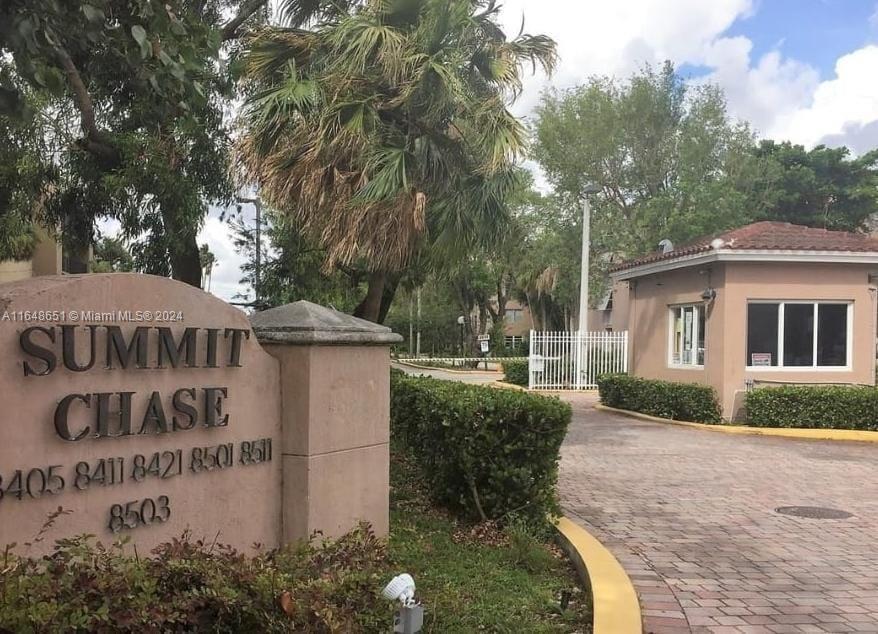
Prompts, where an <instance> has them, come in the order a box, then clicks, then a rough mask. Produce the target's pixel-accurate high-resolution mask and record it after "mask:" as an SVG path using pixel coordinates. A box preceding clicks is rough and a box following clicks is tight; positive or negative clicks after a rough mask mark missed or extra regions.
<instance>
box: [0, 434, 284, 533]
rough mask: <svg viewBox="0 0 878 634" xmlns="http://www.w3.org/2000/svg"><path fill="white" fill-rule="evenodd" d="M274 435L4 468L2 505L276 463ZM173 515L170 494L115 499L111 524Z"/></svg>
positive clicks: (116, 527)
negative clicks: (273, 460) (68, 491)
mask: <svg viewBox="0 0 878 634" xmlns="http://www.w3.org/2000/svg"><path fill="white" fill-rule="evenodd" d="M271 458H272V447H271V438H260V439H257V440H243V441H241V442H238V443H231V442H230V443H224V444H220V445H214V446H210V447H193V448H191V449H188V450H183V449H175V450H167V451H156V452H154V453H151V454H135V455H134V456H129V457H123V456H114V457H112V458H100V459H98V460H93V461H91V462H86V461H81V462H77V463H76V464H75V465H74V466H73V467H72V468H69V467H64V466H63V465H49V466H46V467H34V468H32V469H17V470H15V471H12V472H9V473H5V474H4V473H0V504H3V503H7V504H8V503H9V501H10V500H23V499H26V498H33V499H38V498H41V497H44V496H47V495H59V494H61V493H63V492H64V490H65V489H67V488H68V487H70V488H72V489H76V490H78V491H86V490H88V489H91V488H95V487H108V486H116V485H119V484H124V483H126V482H143V481H144V480H147V479H149V478H155V479H158V480H167V479H170V478H175V477H179V476H183V475H185V474H186V473H187V472H188V473H192V474H199V473H202V472H207V471H215V470H225V469H230V468H233V467H236V466H237V467H248V466H251V465H258V464H262V463H267V462H271ZM169 517H170V505H169V500H168V498H167V496H160V497H158V498H155V499H154V500H153V499H151V498H147V499H141V500H135V501H131V502H125V503H122V504H114V505H113V506H112V507H111V509H110V521H109V524H108V527H109V528H110V530H112V531H113V532H118V531H120V530H122V529H132V528H137V527H138V526H147V525H149V524H152V523H154V522H165V521H167V520H168V518H169Z"/></svg>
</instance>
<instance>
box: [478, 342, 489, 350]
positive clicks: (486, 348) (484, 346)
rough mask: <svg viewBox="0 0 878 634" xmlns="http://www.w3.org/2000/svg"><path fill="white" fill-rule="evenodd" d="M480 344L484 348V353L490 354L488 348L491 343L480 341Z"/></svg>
mask: <svg viewBox="0 0 878 634" xmlns="http://www.w3.org/2000/svg"><path fill="white" fill-rule="evenodd" d="M479 344H480V345H481V347H482V352H488V347H489V346H490V345H491V344H490V342H489V341H485V340H483V341H480V342H479Z"/></svg>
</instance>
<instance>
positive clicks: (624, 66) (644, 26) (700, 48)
mask: <svg viewBox="0 0 878 634" xmlns="http://www.w3.org/2000/svg"><path fill="white" fill-rule="evenodd" d="M752 7H753V2H752V1H751V0H711V2H704V0H615V1H611V2H595V1H583V0H540V1H539V2H535V1H534V0H507V1H506V2H505V3H504V6H503V9H502V13H501V18H502V22H503V24H504V26H505V27H506V31H507V34H508V35H509V36H514V35H515V34H516V33H518V30H519V28H520V27H521V19H522V15H524V17H525V31H526V32H528V33H544V34H547V35H549V36H551V37H552V38H554V39H555V41H556V42H557V43H558V53H559V56H560V62H559V66H558V69H557V72H556V73H555V75H554V76H553V77H552V78H551V79H547V78H546V77H544V76H542V75H539V76H537V77H535V78H531V79H529V80H527V81H526V90H525V94H524V95H522V99H521V100H520V101H519V102H518V103H517V104H516V105H515V111H516V113H518V114H526V113H528V112H529V111H530V110H531V109H532V108H533V106H534V105H535V104H536V103H537V101H538V99H539V93H540V90H541V89H542V88H544V87H546V86H548V85H552V86H555V87H558V88H567V87H570V86H574V85H576V84H578V83H581V82H583V81H584V80H585V79H586V78H587V77H589V76H590V75H595V74H598V75H617V76H626V75H629V74H631V73H632V72H634V71H636V70H638V69H639V68H640V67H642V66H643V64H644V63H651V64H660V63H662V62H663V61H664V60H666V59H670V60H672V61H674V62H676V63H678V64H682V63H684V62H692V63H700V62H701V60H702V59H703V58H704V55H705V52H706V51H707V50H708V48H709V47H710V46H711V45H712V44H713V43H714V42H715V41H716V39H717V38H719V37H720V36H721V34H722V33H723V32H724V31H726V30H727V29H728V28H729V27H730V26H731V25H732V23H733V22H734V21H735V20H736V19H738V18H741V17H746V16H747V15H749V14H750V12H751V11H752Z"/></svg>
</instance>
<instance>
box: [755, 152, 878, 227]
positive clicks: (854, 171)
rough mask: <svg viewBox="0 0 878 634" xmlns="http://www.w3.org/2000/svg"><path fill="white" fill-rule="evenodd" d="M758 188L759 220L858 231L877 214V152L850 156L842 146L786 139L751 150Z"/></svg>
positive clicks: (756, 205) (756, 206) (757, 208)
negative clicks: (809, 145)
mask: <svg viewBox="0 0 878 634" xmlns="http://www.w3.org/2000/svg"><path fill="white" fill-rule="evenodd" d="M754 154H755V156H756V157H757V158H758V159H759V161H760V164H761V169H760V170H759V172H758V179H759V180H760V181H761V182H762V184H763V185H762V187H760V188H759V190H760V191H761V192H763V195H762V198H761V200H754V201H753V202H754V204H753V208H754V209H755V210H757V212H756V213H758V214H759V219H760V220H780V221H784V222H792V223H795V224H803V225H809V226H812V227H822V228H825V229H841V230H845V231H861V230H863V229H864V228H866V225H867V223H868V221H869V219H870V218H873V217H874V216H875V215H876V214H878V150H873V151H871V152H868V153H866V154H864V155H863V156H860V157H857V158H851V156H850V152H849V151H848V149H847V148H846V147H841V148H828V147H825V146H822V145H818V146H817V147H815V148H813V149H811V150H806V149H805V148H804V147H802V146H801V145H793V144H792V143H790V142H788V141H785V142H782V143H779V142H776V141H762V142H761V143H759V145H758V146H757V147H756V148H755V149H754Z"/></svg>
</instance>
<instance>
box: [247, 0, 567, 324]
mask: <svg viewBox="0 0 878 634" xmlns="http://www.w3.org/2000/svg"><path fill="white" fill-rule="evenodd" d="M282 4H283V7H284V9H285V13H286V15H287V16H288V18H289V21H290V25H289V27H288V28H284V29H265V30H263V31H262V32H260V33H259V34H258V35H257V36H256V37H254V38H253V39H252V40H251V41H250V46H251V50H250V51H249V53H248V55H247V58H246V75H247V77H248V79H249V84H248V90H249V91H250V93H251V96H250V99H249V101H248V104H247V107H246V109H245V115H244V118H243V125H244V129H245V135H244V138H243V141H242V143H241V146H240V157H241V163H242V166H243V168H244V170H245V172H246V174H247V175H248V177H249V178H250V179H251V180H253V181H255V182H257V183H258V184H259V185H260V188H261V189H260V191H261V194H262V195H263V196H264V197H265V198H266V200H267V201H268V202H269V203H270V204H272V206H274V207H275V208H277V209H280V210H282V211H284V212H287V213H289V214H291V215H292V216H293V217H294V218H295V219H296V220H297V223H298V225H299V226H300V227H301V228H302V229H303V230H304V231H305V232H306V233H307V234H308V235H309V236H310V237H311V238H312V239H314V240H315V241H317V242H318V243H319V244H320V245H321V246H322V247H323V248H324V249H325V252H326V266H327V267H328V268H332V267H333V266H335V265H336V264H340V265H344V266H358V267H363V268H365V269H366V270H367V271H368V273H369V284H368V290H367V293H366V297H365V299H364V300H363V301H362V302H361V303H360V305H359V306H358V308H357V310H356V313H357V314H359V315H360V316H362V317H365V318H367V319H371V320H373V321H374V320H378V319H380V317H381V315H382V313H386V308H385V309H384V310H383V308H384V307H386V306H387V303H388V302H387V297H388V295H390V296H392V292H393V290H394V288H395V284H396V282H397V280H398V275H399V272H400V271H401V270H402V269H403V268H404V267H405V266H406V265H407V263H409V262H410V261H411V260H412V258H413V257H415V255H416V254H417V253H418V251H419V250H420V249H421V248H422V247H423V246H424V244H429V245H430V246H431V248H432V249H437V250H440V251H442V252H443V253H445V254H446V257H461V256H462V254H465V253H467V252H468V251H469V249H471V248H472V247H473V246H474V245H478V244H489V243H490V242H492V241H493V240H494V239H495V238H496V236H497V235H498V233H499V230H500V229H501V228H502V226H503V225H504V223H505V222H506V221H507V219H508V210H507V208H506V204H505V202H506V198H507V196H508V195H509V192H510V191H511V190H512V189H513V186H514V183H515V171H514V169H513V164H514V161H515V159H516V157H517V156H518V155H519V154H520V153H521V151H522V150H523V148H524V143H525V134H524V130H523V128H522V126H521V123H520V122H519V121H518V120H517V119H516V118H515V117H514V116H513V115H512V114H511V113H510V112H509V110H508V109H507V107H506V105H507V102H508V100H509V99H511V98H513V97H514V96H515V95H516V94H517V93H518V91H519V90H520V88H521V80H520V69H521V66H522V64H523V63H525V62H530V63H532V64H534V65H536V64H541V65H542V66H543V67H544V68H546V69H547V70H550V69H551V68H552V66H553V64H554V61H555V48H554V43H553V42H552V41H551V40H549V39H548V38H546V37H544V36H531V35H525V34H519V35H518V36H516V37H514V38H512V39H507V37H506V35H505V34H504V33H503V31H502V30H501V29H500V27H499V26H498V24H497V14H498V5H497V4H496V2H495V1H494V0H399V1H395V2H391V1H388V0H362V1H361V0H347V1H343V2H328V1H327V2H321V1H318V0H309V1H305V0H287V1H286V2H284V3H282Z"/></svg>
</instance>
